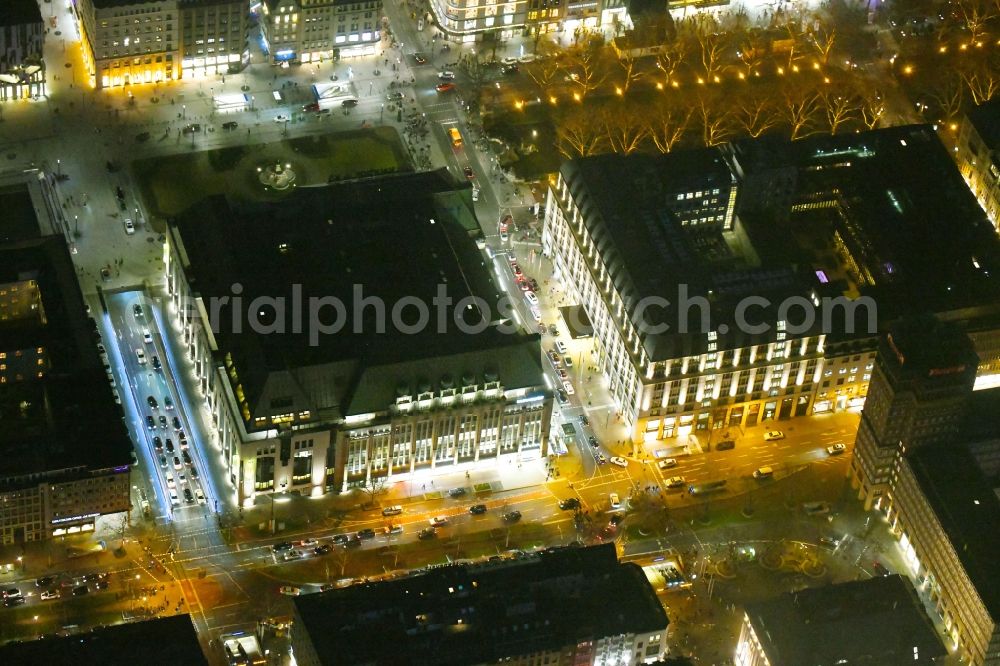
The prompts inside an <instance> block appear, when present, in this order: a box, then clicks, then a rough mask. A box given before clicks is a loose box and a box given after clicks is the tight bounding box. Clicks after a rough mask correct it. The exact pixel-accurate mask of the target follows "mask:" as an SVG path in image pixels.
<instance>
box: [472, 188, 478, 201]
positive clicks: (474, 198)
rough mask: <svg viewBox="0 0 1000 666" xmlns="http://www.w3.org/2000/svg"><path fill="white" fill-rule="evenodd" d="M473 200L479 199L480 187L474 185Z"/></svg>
mask: <svg viewBox="0 0 1000 666" xmlns="http://www.w3.org/2000/svg"><path fill="white" fill-rule="evenodd" d="M472 200H473V201H479V188H478V187H473V188H472Z"/></svg>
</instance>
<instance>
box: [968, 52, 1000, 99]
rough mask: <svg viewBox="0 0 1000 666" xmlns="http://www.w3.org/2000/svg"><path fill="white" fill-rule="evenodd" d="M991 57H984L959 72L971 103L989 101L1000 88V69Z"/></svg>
mask: <svg viewBox="0 0 1000 666" xmlns="http://www.w3.org/2000/svg"><path fill="white" fill-rule="evenodd" d="M991 60H993V59H984V60H982V61H980V62H977V63H976V64H975V65H973V66H972V67H969V68H968V69H965V70H963V71H961V72H960V73H959V76H961V77H962V82H963V83H965V87H966V88H967V89H968V91H969V94H970V95H971V96H972V103H973V104H982V103H983V102H988V101H990V100H991V99H992V98H993V96H994V95H996V94H997V91H998V90H1000V71H998V69H997V67H996V65H997V63H996V62H995V61H992V62H991Z"/></svg>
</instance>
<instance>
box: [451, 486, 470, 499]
mask: <svg viewBox="0 0 1000 666" xmlns="http://www.w3.org/2000/svg"><path fill="white" fill-rule="evenodd" d="M467 492H468V491H467V490H466V489H465V488H452V489H451V490H449V491H448V497H464V496H465V494H466V493H467Z"/></svg>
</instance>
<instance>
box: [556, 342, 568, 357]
mask: <svg viewBox="0 0 1000 666" xmlns="http://www.w3.org/2000/svg"><path fill="white" fill-rule="evenodd" d="M568 350H569V347H567V346H566V343H565V342H563V341H562V340H556V351H557V352H559V353H560V354H562V355H563V356H565V355H566V352H567V351H568Z"/></svg>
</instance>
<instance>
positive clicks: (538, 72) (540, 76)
mask: <svg viewBox="0 0 1000 666" xmlns="http://www.w3.org/2000/svg"><path fill="white" fill-rule="evenodd" d="M559 60H560V59H559V58H557V57H555V56H551V57H542V58H538V59H536V60H534V61H533V62H529V63H526V64H524V65H523V67H524V72H525V74H527V75H528V76H529V77H530V78H531V80H532V81H534V82H535V84H536V85H537V86H538V87H539V88H541V89H542V92H546V93H547V92H548V91H549V89H550V88H551V87H552V84H553V83H555V82H556V81H557V80H558V78H559V75H560V73H561V72H562V64H561V63H560V61H559Z"/></svg>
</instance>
